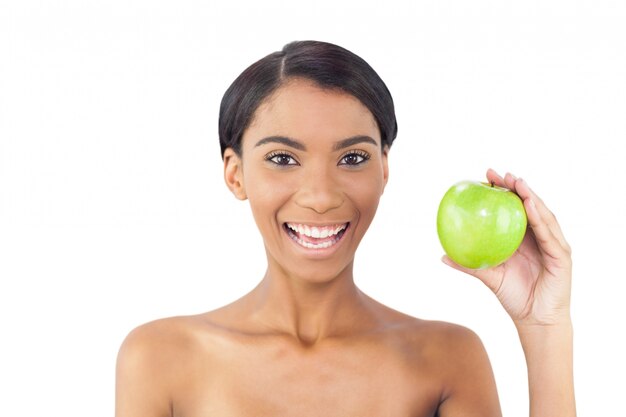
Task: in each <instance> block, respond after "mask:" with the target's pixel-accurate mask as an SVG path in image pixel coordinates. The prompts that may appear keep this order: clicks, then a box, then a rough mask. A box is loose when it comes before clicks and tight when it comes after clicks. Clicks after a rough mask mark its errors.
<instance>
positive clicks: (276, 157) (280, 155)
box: [265, 151, 300, 166]
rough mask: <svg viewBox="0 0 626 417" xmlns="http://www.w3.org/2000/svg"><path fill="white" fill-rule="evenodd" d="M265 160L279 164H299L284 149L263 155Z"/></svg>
mask: <svg viewBox="0 0 626 417" xmlns="http://www.w3.org/2000/svg"><path fill="white" fill-rule="evenodd" d="M265 160H266V161H270V162H271V163H273V164H276V165H279V166H288V165H300V164H298V161H296V158H295V157H294V156H293V155H291V154H290V153H287V152H285V151H275V152H271V153H269V154H267V155H266V156H265Z"/></svg>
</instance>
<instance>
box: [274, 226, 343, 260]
mask: <svg viewBox="0 0 626 417" xmlns="http://www.w3.org/2000/svg"><path fill="white" fill-rule="evenodd" d="M349 228H350V223H348V224H347V226H346V228H345V229H343V231H341V232H339V237H338V238H337V240H335V241H333V243H332V244H331V245H330V246H328V247H322V248H308V247H306V246H303V245H301V244H300V243H298V242H297V241H296V237H295V235H292V234H291V233H290V229H289V228H288V227H287V225H286V224H283V229H284V231H285V233H286V234H287V238H288V239H289V240H290V241H291V242H292V243H293V244H294V245H296V247H298V248H300V249H301V250H303V251H306V252H307V253H309V254H314V255H327V254H329V253H330V252H332V251H334V250H336V248H337V247H338V246H339V244H340V243H341V242H342V241H343V238H344V236H345V235H346V233H347V232H348V229H349Z"/></svg>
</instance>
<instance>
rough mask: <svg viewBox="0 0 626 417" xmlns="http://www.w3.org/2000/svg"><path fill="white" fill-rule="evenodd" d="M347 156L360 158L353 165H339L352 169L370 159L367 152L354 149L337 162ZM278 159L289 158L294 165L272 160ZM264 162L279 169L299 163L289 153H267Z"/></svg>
mask: <svg viewBox="0 0 626 417" xmlns="http://www.w3.org/2000/svg"><path fill="white" fill-rule="evenodd" d="M349 156H356V157H358V158H360V159H361V160H359V161H358V162H357V163H354V164H349V163H345V162H344V163H341V162H340V163H339V165H347V166H352V167H354V166H358V165H361V164H362V163H364V162H366V161H368V160H369V159H370V157H371V156H370V154H369V153H367V152H365V151H363V150H360V149H356V150H352V151H349V152H346V153H345V154H343V155H342V156H341V158H339V161H343V160H345V159H346V158H347V157H349ZM279 157H280V158H291V160H293V161H294V162H295V163H286V164H284V163H279V162H277V161H275V160H274V159H275V158H279ZM265 160H266V161H268V162H271V163H273V164H275V165H278V166H280V167H286V166H290V165H300V163H298V161H297V160H296V157H295V156H294V155H293V154H291V153H289V152H287V151H274V152H270V153H268V154H267V155H266V156H265Z"/></svg>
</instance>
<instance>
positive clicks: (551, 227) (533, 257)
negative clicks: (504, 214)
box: [443, 169, 572, 327]
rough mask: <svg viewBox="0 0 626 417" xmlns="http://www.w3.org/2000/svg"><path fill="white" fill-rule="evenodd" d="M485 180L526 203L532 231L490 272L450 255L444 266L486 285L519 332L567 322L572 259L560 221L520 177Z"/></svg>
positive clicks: (491, 173)
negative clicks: (458, 262) (461, 264)
mask: <svg viewBox="0 0 626 417" xmlns="http://www.w3.org/2000/svg"><path fill="white" fill-rule="evenodd" d="M487 180H488V181H489V182H490V183H493V184H495V185H498V186H500V187H505V188H508V189H510V190H512V191H514V192H515V193H516V194H517V195H519V197H520V198H521V199H522V201H523V202H524V208H525V209H526V215H527V218H528V229H527V231H526V235H525V236H524V240H523V241H522V244H521V245H520V247H519V248H518V249H517V251H515V253H514V254H513V255H512V256H511V257H510V258H509V259H508V260H507V261H506V262H504V263H502V264H500V265H498V266H496V267H493V268H489V269H481V270H474V269H468V268H464V267H462V266H460V265H457V264H456V263H454V262H453V261H452V260H451V259H450V258H448V257H447V256H444V257H443V261H444V262H445V263H446V264H448V265H450V266H451V267H453V268H455V269H458V270H460V271H463V272H466V273H468V274H470V275H473V276H475V277H476V278H478V279H480V280H481V281H482V282H483V283H485V285H487V286H488V287H489V288H490V289H491V290H492V291H493V292H494V293H495V294H496V296H497V297H498V299H499V300H500V302H501V303H502V305H503V306H504V308H505V310H506V311H507V313H508V314H509V315H510V316H511V318H512V319H513V321H514V322H515V324H516V325H517V326H518V327H519V326H526V325H531V326H533V325H560V324H564V323H568V322H569V321H570V315H569V306H570V293H571V279H572V257H571V249H570V246H569V244H568V243H567V242H566V241H565V237H564V236H563V232H561V227H560V226H559V223H558V222H557V220H556V217H555V216H554V214H553V213H552V212H551V211H550V210H549V209H548V208H547V207H546V205H545V204H544V203H543V201H542V200H541V199H540V198H539V197H538V196H537V195H536V194H535V193H534V192H533V191H532V190H531V189H530V188H529V187H528V184H526V182H525V181H524V180H522V179H521V178H520V179H518V178H516V177H515V176H513V175H511V174H506V175H505V176H504V178H502V177H500V176H499V175H498V174H497V173H496V172H495V171H493V170H491V169H489V170H488V171H487Z"/></svg>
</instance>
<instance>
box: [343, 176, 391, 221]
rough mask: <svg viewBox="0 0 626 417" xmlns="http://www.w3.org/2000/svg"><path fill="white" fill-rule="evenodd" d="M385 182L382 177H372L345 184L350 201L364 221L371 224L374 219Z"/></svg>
mask: <svg viewBox="0 0 626 417" xmlns="http://www.w3.org/2000/svg"><path fill="white" fill-rule="evenodd" d="M383 185H384V180H383V177H382V175H380V176H378V175H370V176H365V177H364V178H360V179H359V180H358V181H349V182H346V183H344V184H343V187H344V189H345V190H347V191H346V192H347V194H348V195H349V197H350V200H352V201H353V202H354V205H355V206H356V207H357V209H358V210H359V212H360V213H361V217H362V220H363V221H367V223H368V224H369V222H370V221H371V219H372V218H373V217H374V214H375V213H376V210H377V208H378V203H379V201H380V196H381V195H382V190H383Z"/></svg>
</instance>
